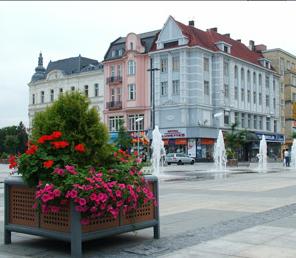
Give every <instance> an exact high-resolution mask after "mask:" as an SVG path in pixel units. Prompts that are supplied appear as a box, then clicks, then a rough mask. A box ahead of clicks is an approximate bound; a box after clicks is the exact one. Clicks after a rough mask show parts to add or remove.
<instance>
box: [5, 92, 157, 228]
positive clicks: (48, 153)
mask: <svg viewBox="0 0 296 258" xmlns="http://www.w3.org/2000/svg"><path fill="white" fill-rule="evenodd" d="M71 98H76V102H79V103H80V104H81V102H82V104H83V103H84V102H85V101H86V100H85V99H84V97H83V96H81V95H80V94H78V93H72V94H66V95H65V96H62V97H60V99H59V100H58V101H57V102H55V103H54V104H53V106H52V107H50V108H48V109H47V110H46V111H45V114H41V117H40V116H39V118H38V116H37V120H34V123H35V124H34V125H35V128H34V129H33V137H32V139H31V141H30V142H29V143H28V149H27V150H26V151H25V153H23V154H22V155H19V156H18V157H11V158H10V168H15V167H17V168H18V173H20V174H21V175H22V177H23V179H24V180H25V181H26V182H27V184H28V185H29V186H33V187H36V195H35V203H34V206H33V208H34V209H38V210H40V211H42V212H44V213H47V212H53V213H55V212H59V211H60V209H61V208H62V207H65V206H67V205H69V203H70V202H71V201H72V202H73V203H74V205H75V209H76V211H78V212H80V213H81V215H82V219H81V223H82V224H88V223H89V220H90V219H91V218H100V217H105V216H112V217H114V218H116V217H117V216H118V214H119V212H120V210H122V211H123V212H130V211H132V210H134V209H136V208H138V207H140V206H142V205H143V204H146V203H151V202H153V203H154V205H156V201H155V197H154V195H153V193H152V192H151V191H150V189H149V187H148V184H147V182H146V181H145V179H144V177H143V175H142V173H141V171H140V168H141V164H140V160H138V159H137V156H136V155H135V154H128V153H127V152H125V151H123V150H121V149H116V148H115V147H114V146H108V143H107V142H105V143H104V142H103V143H102V142H101V143H100V144H99V146H100V147H101V148H102V149H103V150H105V153H104V154H103V155H102V156H103V157H104V160H103V159H102V157H98V155H99V152H98V149H94V145H93V144H92V139H95V138H94V137H93V133H94V129H93V130H91V131H90V132H89V131H88V134H89V135H88V136H87V137H85V135H82V134H81V131H82V132H83V130H80V129H79V128H81V127H80V126H81V124H79V125H80V126H78V129H77V128H75V127H72V128H71V132H69V131H67V126H68V125H65V124H62V126H61V124H60V123H59V119H57V118H56V117H55V118H56V121H57V124H56V125H55V124H52V127H53V128H54V129H55V130H54V131H52V132H50V133H46V134H41V135H40V131H47V132H48V130H49V129H44V128H45V127H44V123H46V122H44V121H45V120H46V119H45V118H47V117H48V116H51V115H52V113H55V115H60V114H62V116H64V114H69V113H68V112H61V110H59V109H57V107H56V106H60V107H62V110H65V109H66V110H67V109H71V105H73V103H74V104H75V103H76V102H75V101H74V102H73V101H72V102H71V101H70V104H68V106H67V105H64V103H67V102H69V99H71ZM71 103H72V104H71ZM76 104H77V103H76ZM76 106H77V105H76ZM80 106H84V108H80V110H78V112H76V115H77V113H78V114H80V115H81V116H84V115H85V114H87V112H89V109H88V108H85V107H86V106H85V105H80ZM92 112H93V111H91V113H90V114H92ZM83 113H84V114H83ZM42 116H44V117H42ZM97 116H98V115H97ZM38 119H39V121H41V123H39V124H38V122H36V121H38ZM61 119H63V118H62V117H61ZM75 120H76V117H75ZM86 120H88V121H89V119H86ZM68 121H70V122H71V120H68ZM51 123H52V121H51ZM97 123H98V121H96V120H95V122H94V126H92V124H88V127H87V128H84V127H82V128H84V130H88V129H89V128H98V129H99V131H97V132H98V134H100V130H101V129H102V128H103V127H101V126H98V125H97ZM72 125H73V123H72ZM40 126H42V128H43V129H42V130H41V129H40ZM57 128H58V129H60V130H56V129H57ZM68 128H70V127H68ZM103 129H104V128H103ZM34 130H35V131H34ZM36 130H37V131H38V132H36ZM102 133H103V136H104V135H105V134H104V131H103V132H102ZM34 136H35V137H34ZM83 140H85V141H83ZM87 143H89V144H87ZM95 146H96V147H97V148H98V145H95ZM99 150H100V149H99ZM106 152H107V153H106ZM102 160H103V161H104V163H103V162H102ZM102 164H104V165H102Z"/></svg>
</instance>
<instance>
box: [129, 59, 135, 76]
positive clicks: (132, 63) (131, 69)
mask: <svg viewBox="0 0 296 258" xmlns="http://www.w3.org/2000/svg"><path fill="white" fill-rule="evenodd" d="M135 74H136V62H135V61H133V60H130V61H128V75H135Z"/></svg>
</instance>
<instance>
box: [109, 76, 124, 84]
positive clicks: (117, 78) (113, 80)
mask: <svg viewBox="0 0 296 258" xmlns="http://www.w3.org/2000/svg"><path fill="white" fill-rule="evenodd" d="M106 83H107V84H109V85H111V84H119V83H122V76H111V77H108V78H107V80H106Z"/></svg>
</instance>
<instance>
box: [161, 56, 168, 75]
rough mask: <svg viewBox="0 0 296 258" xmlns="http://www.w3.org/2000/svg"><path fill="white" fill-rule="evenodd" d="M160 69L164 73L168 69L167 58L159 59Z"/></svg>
mask: <svg viewBox="0 0 296 258" xmlns="http://www.w3.org/2000/svg"><path fill="white" fill-rule="evenodd" d="M160 71H161V72H162V73H166V72H167V71H168V59H167V58H161V59H160Z"/></svg>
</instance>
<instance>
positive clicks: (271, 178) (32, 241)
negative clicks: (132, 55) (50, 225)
mask: <svg viewBox="0 0 296 258" xmlns="http://www.w3.org/2000/svg"><path fill="white" fill-rule="evenodd" d="M4 168H5V167H3V166H0V171H1V170H2V171H3V169H4ZM229 172H231V173H214V169H213V167H211V164H200V163H199V164H196V165H194V166H169V167H164V169H163V173H164V174H165V176H161V179H160V215H161V217H160V219H161V239H160V240H154V239H153V232H152V229H145V230H140V231H137V232H132V233H127V234H121V235H118V236H113V237H109V238H104V239H99V240H94V241H90V242H86V243H85V244H84V249H83V251H84V254H85V257H143V256H146V257H159V256H163V257H203V258H204V257H205V258H206V257H211V258H215V257H221V258H222V257H258V258H264V257H268V258H270V257H276V258H281V257H291V258H292V257H293V258H295V257H296V238H295V236H296V223H295V222H296V171H294V170H292V169H286V168H283V167H282V165H281V164H279V163H278V164H277V163H274V164H270V167H269V173H256V169H255V168H254V167H252V166H251V167H249V166H248V164H246V165H245V166H240V167H238V168H234V169H231V171H229ZM4 175H5V173H3V172H2V174H1V175H0V222H1V227H0V242H1V244H0V258H2V257H16V258H17V257H36V258H37V257H40V258H41V257H42V258H47V257H70V245H69V244H66V243H63V242H61V241H55V240H49V239H45V238H40V237H35V236H30V235H24V234H18V233H12V244H11V245H3V244H2V243H3V183H1V182H3V180H2V179H3V178H4ZM1 180H2V181H1Z"/></svg>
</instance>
